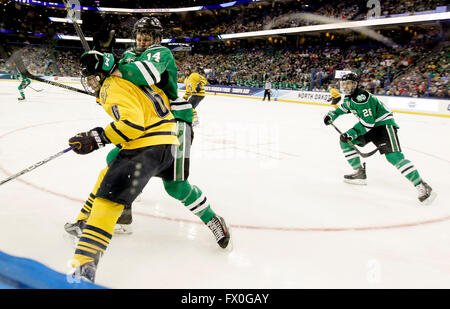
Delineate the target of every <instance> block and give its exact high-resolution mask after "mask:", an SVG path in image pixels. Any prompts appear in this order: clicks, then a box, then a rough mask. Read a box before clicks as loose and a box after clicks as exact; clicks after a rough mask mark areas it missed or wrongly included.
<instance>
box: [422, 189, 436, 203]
mask: <svg viewBox="0 0 450 309" xmlns="http://www.w3.org/2000/svg"><path fill="white" fill-rule="evenodd" d="M436 197H437V193H436V192H434V191H431V194H430V197H429V198H427V199H426V200H425V201H423V202H420V204H421V205H425V206H428V205H431V203H433V201H434V199H435V198H436Z"/></svg>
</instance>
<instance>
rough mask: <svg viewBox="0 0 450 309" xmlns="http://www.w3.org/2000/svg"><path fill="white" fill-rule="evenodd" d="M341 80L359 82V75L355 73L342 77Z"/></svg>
mask: <svg viewBox="0 0 450 309" xmlns="http://www.w3.org/2000/svg"><path fill="white" fill-rule="evenodd" d="M341 80H342V81H344V80H352V81H355V82H358V81H359V78H358V75H356V74H355V73H347V74H345V75H344V76H342V79H341Z"/></svg>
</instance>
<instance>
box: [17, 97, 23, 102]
mask: <svg viewBox="0 0 450 309" xmlns="http://www.w3.org/2000/svg"><path fill="white" fill-rule="evenodd" d="M17 100H19V101H23V100H25V97H21V98H17Z"/></svg>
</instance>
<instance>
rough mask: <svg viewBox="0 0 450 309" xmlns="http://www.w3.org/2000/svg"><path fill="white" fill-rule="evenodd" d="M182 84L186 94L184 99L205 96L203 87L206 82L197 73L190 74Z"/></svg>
mask: <svg viewBox="0 0 450 309" xmlns="http://www.w3.org/2000/svg"><path fill="white" fill-rule="evenodd" d="M184 84H185V85H186V93H185V95H184V99H187V98H189V96H191V95H197V96H202V97H204V96H205V87H204V86H205V85H207V84H208V80H207V79H206V78H205V77H203V76H202V75H200V74H198V73H191V75H189V76H188V77H186V79H185V80H184Z"/></svg>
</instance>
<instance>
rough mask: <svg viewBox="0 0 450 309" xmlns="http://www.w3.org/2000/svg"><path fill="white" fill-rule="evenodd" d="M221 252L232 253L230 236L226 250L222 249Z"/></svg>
mask: <svg viewBox="0 0 450 309" xmlns="http://www.w3.org/2000/svg"><path fill="white" fill-rule="evenodd" d="M223 251H225V252H227V253H229V252H231V251H233V240H232V239H231V234H230V240H229V241H228V245H227V247H226V248H223Z"/></svg>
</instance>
